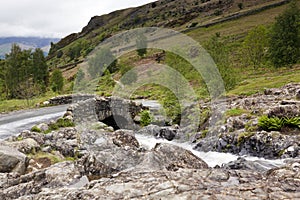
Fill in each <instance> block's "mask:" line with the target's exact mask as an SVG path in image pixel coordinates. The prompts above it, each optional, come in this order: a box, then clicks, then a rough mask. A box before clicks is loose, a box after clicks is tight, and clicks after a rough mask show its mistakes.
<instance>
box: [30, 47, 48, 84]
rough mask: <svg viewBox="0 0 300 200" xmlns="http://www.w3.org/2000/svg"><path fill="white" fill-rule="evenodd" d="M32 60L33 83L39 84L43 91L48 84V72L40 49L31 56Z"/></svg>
mask: <svg viewBox="0 0 300 200" xmlns="http://www.w3.org/2000/svg"><path fill="white" fill-rule="evenodd" d="M32 60H33V67H32V74H33V79H34V82H35V83H37V84H40V85H41V86H42V88H44V89H45V88H46V87H47V86H48V84H49V71H48V65H47V63H46V59H45V56H44V52H43V51H42V50H41V49H36V50H35V51H34V53H33V55H32Z"/></svg>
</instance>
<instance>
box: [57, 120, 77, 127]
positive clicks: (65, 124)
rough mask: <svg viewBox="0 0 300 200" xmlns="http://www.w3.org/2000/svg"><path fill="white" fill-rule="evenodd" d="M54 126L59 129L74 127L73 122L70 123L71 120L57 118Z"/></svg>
mask: <svg viewBox="0 0 300 200" xmlns="http://www.w3.org/2000/svg"><path fill="white" fill-rule="evenodd" d="M56 125H57V126H58V127H59V128H63V127H73V126H75V124H74V122H72V121H71V120H69V119H67V118H59V119H58V120H57V121H56Z"/></svg>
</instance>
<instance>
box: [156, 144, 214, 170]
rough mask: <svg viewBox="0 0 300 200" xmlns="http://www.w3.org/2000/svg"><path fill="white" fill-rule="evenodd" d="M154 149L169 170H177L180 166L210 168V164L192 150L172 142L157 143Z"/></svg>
mask: <svg viewBox="0 0 300 200" xmlns="http://www.w3.org/2000/svg"><path fill="white" fill-rule="evenodd" d="M153 151H154V152H155V153H157V155H159V156H158V157H160V160H161V161H163V162H162V163H161V165H162V166H165V167H166V169H167V170H171V171H176V170H178V169H179V168H189V169H206V168H208V165H207V164H206V163H205V162H204V161H203V160H201V159H200V158H198V157H197V156H195V155H194V154H193V153H192V152H191V151H188V150H185V149H183V148H181V147H178V146H175V145H172V144H166V143H158V144H156V145H155V147H154V149H153Z"/></svg>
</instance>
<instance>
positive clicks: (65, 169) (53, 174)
mask: <svg viewBox="0 0 300 200" xmlns="http://www.w3.org/2000/svg"><path fill="white" fill-rule="evenodd" d="M45 175H46V177H45V179H46V180H47V182H48V183H49V184H47V188H59V187H63V186H69V185H72V184H74V182H75V181H77V178H76V177H81V175H80V172H79V171H78V169H77V168H76V167H75V164H74V163H73V162H61V163H57V164H54V165H52V166H51V167H49V168H47V169H46V171H45Z"/></svg>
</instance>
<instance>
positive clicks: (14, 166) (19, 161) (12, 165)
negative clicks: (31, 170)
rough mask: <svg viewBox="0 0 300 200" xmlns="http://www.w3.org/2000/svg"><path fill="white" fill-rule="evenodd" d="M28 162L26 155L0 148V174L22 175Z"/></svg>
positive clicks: (8, 148)
mask: <svg viewBox="0 0 300 200" xmlns="http://www.w3.org/2000/svg"><path fill="white" fill-rule="evenodd" d="M28 161H29V160H28V158H27V157H26V155H24V154H22V153H20V152H19V151H17V150H15V149H13V148H11V147H8V146H0V173H9V172H16V173H19V174H24V173H25V171H26V168H27V165H28Z"/></svg>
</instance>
